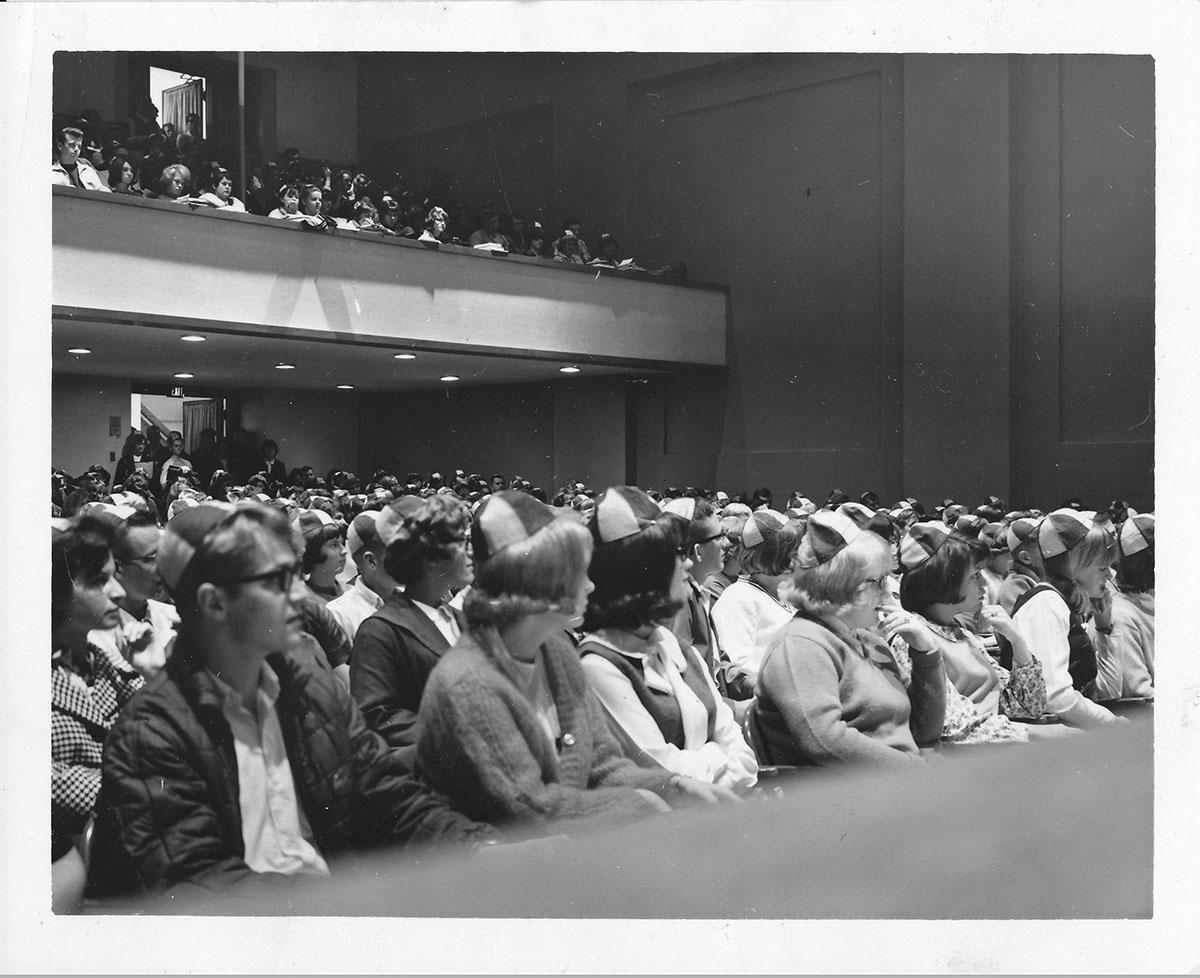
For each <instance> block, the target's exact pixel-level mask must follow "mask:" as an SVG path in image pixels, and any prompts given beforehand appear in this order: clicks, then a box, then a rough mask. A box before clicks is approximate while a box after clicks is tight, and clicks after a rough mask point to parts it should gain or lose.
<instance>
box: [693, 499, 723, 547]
mask: <svg viewBox="0 0 1200 978" xmlns="http://www.w3.org/2000/svg"><path fill="white" fill-rule="evenodd" d="M692 498H693V499H695V500H696V508H695V509H693V510H692V520H691V524H690V525H689V527H688V538H687V542H688V546H694V545H695V544H697V543H699V542H700V541H701V540H702V539H704V522H705V520H709V519H712V518H713V517H715V516H716V515H717V511H716V509H715V508H714V507H713V504H712V503H710V502H709V501H708V500H707V499H705V498H704V497H703V496H693V497H692Z"/></svg>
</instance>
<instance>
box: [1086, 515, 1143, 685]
mask: <svg viewBox="0 0 1200 978" xmlns="http://www.w3.org/2000/svg"><path fill="white" fill-rule="evenodd" d="M1091 637H1092V640H1093V641H1094V642H1095V644H1096V693H1095V695H1096V699H1098V700H1115V699H1120V698H1122V697H1153V696H1154V514H1152V513H1142V514H1135V515H1132V516H1129V517H1127V518H1126V519H1125V520H1124V521H1123V522H1122V524H1121V529H1120V532H1119V533H1118V534H1117V591H1116V593H1115V594H1114V595H1113V598H1112V618H1111V623H1110V625H1109V628H1108V629H1107V630H1105V629H1104V628H1102V627H1100V626H1099V625H1098V624H1096V623H1095V621H1094V620H1093V627H1092V636H1091Z"/></svg>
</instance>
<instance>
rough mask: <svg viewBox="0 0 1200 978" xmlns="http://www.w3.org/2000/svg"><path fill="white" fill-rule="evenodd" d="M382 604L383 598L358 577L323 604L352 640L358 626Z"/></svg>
mask: <svg viewBox="0 0 1200 978" xmlns="http://www.w3.org/2000/svg"><path fill="white" fill-rule="evenodd" d="M382 606H383V598H381V597H380V596H379V595H378V594H376V593H375V592H374V591H372V590H371V589H370V588H369V587H367V586H366V585H365V584H364V583H363V581H362V578H361V577H360V578H358V579H357V580H355V582H354V584H353V585H352V586H351V587H350V589H349V590H347V591H345V592H343V593H342V594H341V595H340V596H339V597H336V598H334V599H333V600H332V601H330V602H329V604H327V605H325V610H326V611H328V612H329V613H330V614H331V615H333V617H334V618H336V619H337V623H338V624H339V625H341V626H342V631H344V632H345V633H346V637H347V638H349V639H350V641H351V642H353V641H354V636H355V635H357V634H358V626H359V625H361V624H362V623H363V622H364V621H366V620H367V619H368V618H370V617H371V616H372V615H373V614H375V612H377V611H378V610H379V609H380V608H381V607H382Z"/></svg>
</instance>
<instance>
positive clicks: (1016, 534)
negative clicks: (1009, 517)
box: [1004, 516, 1040, 553]
mask: <svg viewBox="0 0 1200 978" xmlns="http://www.w3.org/2000/svg"><path fill="white" fill-rule="evenodd" d="M1039 522H1040V521H1039V520H1035V519H1033V518H1032V517H1030V516H1018V517H1017V518H1016V519H1015V520H1013V521H1012V522H1011V523H1009V524H1008V529H1007V530H1005V531H1004V541H1005V543H1007V544H1008V550H1009V552H1010V553H1016V552H1017V549H1018V548H1019V547H1020V546H1021V544H1023V543H1024V542H1025V541H1026V540H1029V539H1030V538H1031V537H1032V538H1034V539H1036V537H1037V528H1038V523H1039Z"/></svg>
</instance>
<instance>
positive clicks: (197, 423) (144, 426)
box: [129, 393, 228, 454]
mask: <svg viewBox="0 0 1200 978" xmlns="http://www.w3.org/2000/svg"><path fill="white" fill-rule="evenodd" d="M227 414H228V411H227V404H226V402H225V398H223V397H208V396H205V395H203V394H189V395H187V396H178V397H176V396H172V395H170V394H143V393H134V394H132V395H131V396H130V404H129V416H130V417H131V418H133V419H134V425H135V426H136V427H137V428H138V430H140V431H142V432H143V433H144V434H146V435H147V436H148V437H149V432H150V429H151V428H157V429H158V433H159V436H160V439H161V441H162V442H163V443H169V441H170V438H169V435H170V432H172V431H179V432H182V433H183V450H184V451H185V452H187V453H188V454H191V453H192V452H193V451H195V449H196V448H197V447H198V446H199V444H200V433H201V432H202V431H205V430H206V429H209V428H211V429H212V430H213V431H215V432H216V434H217V440H218V441H219V440H220V439H222V438H224V437H225V423H226V421H225V419H226V417H227Z"/></svg>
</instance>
